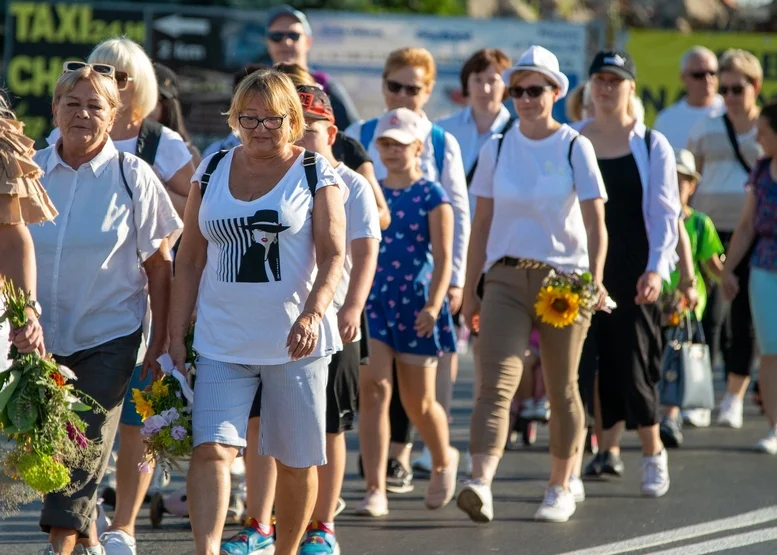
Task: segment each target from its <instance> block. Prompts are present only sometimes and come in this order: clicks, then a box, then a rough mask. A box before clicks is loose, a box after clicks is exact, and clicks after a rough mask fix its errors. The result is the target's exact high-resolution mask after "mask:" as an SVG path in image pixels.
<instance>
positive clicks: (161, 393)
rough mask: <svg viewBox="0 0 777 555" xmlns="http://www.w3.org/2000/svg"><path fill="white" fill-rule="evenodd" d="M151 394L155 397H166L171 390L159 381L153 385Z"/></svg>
mask: <svg viewBox="0 0 777 555" xmlns="http://www.w3.org/2000/svg"><path fill="white" fill-rule="evenodd" d="M151 393H152V394H153V395H154V397H165V396H166V395H167V394H168V393H169V390H168V388H167V385H165V384H164V383H163V382H162V380H157V381H155V382H154V383H153V384H152V385H151Z"/></svg>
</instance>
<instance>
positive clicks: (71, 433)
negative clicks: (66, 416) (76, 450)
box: [66, 422, 87, 449]
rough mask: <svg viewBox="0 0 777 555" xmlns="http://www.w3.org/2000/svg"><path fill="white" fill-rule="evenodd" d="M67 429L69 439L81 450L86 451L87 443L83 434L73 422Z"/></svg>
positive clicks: (68, 424) (69, 423)
mask: <svg viewBox="0 0 777 555" xmlns="http://www.w3.org/2000/svg"><path fill="white" fill-rule="evenodd" d="M66 429H67V437H68V439H69V440H70V441H72V442H73V443H75V444H76V445H78V446H79V447H80V448H81V449H86V446H87V441H86V436H85V435H84V434H83V432H82V431H81V430H79V429H78V428H77V427H76V426H75V425H74V424H73V423H72V422H68V423H67V426H66Z"/></svg>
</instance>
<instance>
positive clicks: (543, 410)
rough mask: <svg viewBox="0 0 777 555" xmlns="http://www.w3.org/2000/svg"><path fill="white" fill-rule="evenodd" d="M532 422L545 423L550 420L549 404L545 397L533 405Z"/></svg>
mask: <svg viewBox="0 0 777 555" xmlns="http://www.w3.org/2000/svg"><path fill="white" fill-rule="evenodd" d="M534 420H539V421H540V422H547V421H548V420H550V402H549V401H548V398H547V397H543V398H542V399H540V400H539V401H537V402H536V403H535V405H534Z"/></svg>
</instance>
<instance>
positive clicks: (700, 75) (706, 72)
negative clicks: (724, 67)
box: [688, 69, 718, 81]
mask: <svg viewBox="0 0 777 555" xmlns="http://www.w3.org/2000/svg"><path fill="white" fill-rule="evenodd" d="M717 74H718V72H717V71H713V70H711V69H706V70H704V71H690V72H688V75H690V76H691V77H693V78H694V79H696V80H697V81H701V80H702V79H706V78H707V76H708V75H709V76H710V77H715V76H716V75H717Z"/></svg>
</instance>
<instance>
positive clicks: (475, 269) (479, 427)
mask: <svg viewBox="0 0 777 555" xmlns="http://www.w3.org/2000/svg"><path fill="white" fill-rule="evenodd" d="M502 76H503V78H504V81H505V82H506V83H508V84H509V88H508V91H509V94H510V96H511V97H512V98H513V104H514V106H515V109H516V111H517V113H518V118H519V120H518V121H519V123H518V125H517V126H516V127H513V128H512V129H510V130H509V131H507V132H506V133H505V134H504V135H497V136H495V137H492V138H491V139H490V140H489V141H488V142H486V144H485V146H484V147H483V149H482V150H481V153H480V160H479V162H478V167H477V170H476V171H475V176H474V178H473V180H472V192H473V194H474V195H475V196H477V197H478V198H477V204H476V208H475V218H474V220H473V223H472V237H471V239H470V245H469V255H468V260H467V282H466V286H465V294H464V309H463V313H464V317H465V318H466V320H467V323H468V325H470V327H472V328H473V329H474V330H476V331H478V332H479V335H478V341H479V342H480V353H479V356H478V358H477V360H476V364H477V365H478V368H477V372H476V376H477V377H476V379H477V380H478V390H479V395H478V398H477V401H476V404H475V410H474V412H473V414H472V424H471V428H470V452H471V453H472V480H470V481H468V482H467V483H466V485H465V486H464V489H463V490H462V491H461V492H460V493H459V496H458V506H459V508H461V509H462V510H463V511H464V512H465V513H467V515H469V517H470V518H471V519H472V520H474V521H476V522H490V521H491V520H492V519H493V518H494V506H493V497H492V493H491V484H492V482H493V480H494V476H495V474H496V470H497V466H498V465H499V460H500V458H501V457H502V454H503V452H504V447H505V444H506V439H507V435H508V428H509V424H510V404H511V401H512V399H513V397H514V395H515V392H516V390H517V388H518V384H519V383H520V381H521V374H522V373H523V364H522V362H521V360H522V356H523V353H524V351H525V350H526V349H527V347H528V346H529V340H530V335H531V333H532V329H537V330H538V332H539V335H540V354H541V359H542V369H543V373H544V378H545V380H544V381H545V388H546V392H547V395H548V398H549V400H550V410H551V413H552V414H553V417H552V418H551V420H550V426H551V434H550V437H551V447H550V449H551V461H552V462H551V472H550V479H549V481H548V487H547V489H546V492H545V497H544V500H543V502H542V505H541V506H540V508H539V509H538V510H537V513H536V514H535V518H536V519H537V520H542V521H549V522H566V521H567V520H568V519H569V518H570V517H571V516H572V514H574V512H575V507H576V500H575V499H576V497H577V495H576V494H575V493H573V491H572V489H573V487H574V486H573V485H572V483H571V475H572V469H573V465H574V462H575V455H576V454H577V451H578V449H579V446H580V443H581V438H582V436H583V428H584V424H585V421H584V413H583V405H582V401H581V400H580V394H579V392H578V389H577V368H578V362H579V359H580V352H581V349H582V346H583V341H584V340H585V336H586V332H587V330H588V326H589V323H590V319H591V314H590V312H589V311H588V310H582V311H581V314H580V316H579V318H578V319H577V320H576V321H575V322H574V323H572V324H571V325H569V326H567V327H565V328H562V329H559V328H555V327H553V326H551V325H549V324H546V323H543V322H541V321H540V319H539V317H538V316H537V314H536V312H535V309H534V305H535V301H536V300H537V295H538V293H539V291H540V288H541V287H542V282H543V280H544V279H545V277H546V276H547V275H548V273H549V272H550V271H551V270H552V269H556V270H560V271H564V272H575V271H579V272H583V271H590V272H591V274H592V276H593V280H594V283H595V284H597V285H598V286H599V296H598V298H597V302H596V308H597V309H599V308H603V307H604V300H605V298H606V296H607V292H606V291H605V289H604V287H603V286H602V269H603V266H604V257H605V255H606V252H607V231H606V229H605V226H604V203H605V201H606V193H605V191H604V186H603V184H602V179H601V175H600V174H599V169H598V167H597V165H596V158H595V155H594V151H593V148H592V146H591V143H590V142H589V141H588V140H587V139H586V138H584V137H581V136H580V135H579V134H578V133H577V132H576V131H574V130H573V129H572V128H571V127H569V126H567V125H563V124H560V123H559V122H557V121H555V120H554V119H553V115H552V112H553V105H554V104H555V103H556V101H558V100H559V99H560V98H563V97H564V96H565V95H566V94H567V90H568V88H569V80H568V78H567V77H566V75H564V74H563V73H561V71H560V70H559V65H558V59H557V58H556V56H555V55H554V54H553V53H552V52H550V51H548V50H546V49H545V48H542V47H540V46H532V47H530V48H529V49H528V50H527V51H526V52H524V53H523V54H522V55H521V57H520V59H519V60H518V63H517V64H516V65H515V66H513V67H512V68H510V69H508V70H507V71H505V72H504V73H503V74H502ZM483 272H485V278H482V277H481V276H482V274H483ZM481 279H483V280H484V286H483V297H482V302H481V299H480V296H479V293H478V289H479V282H481ZM478 320H479V322H478ZM580 485H582V484H580ZM575 489H581V488H575Z"/></svg>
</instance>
